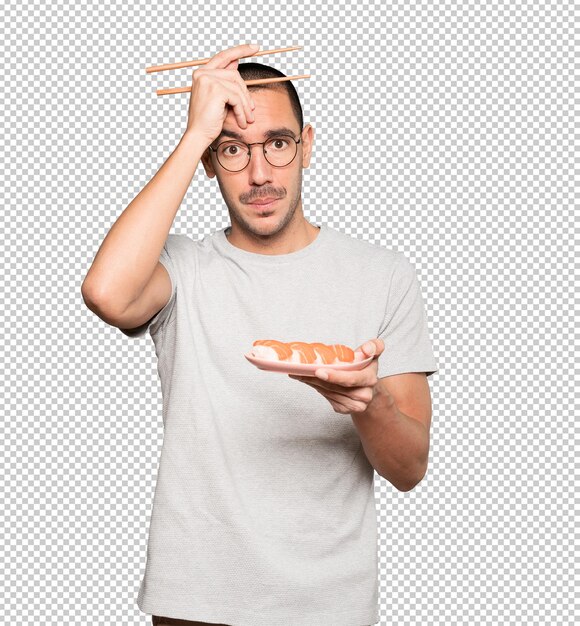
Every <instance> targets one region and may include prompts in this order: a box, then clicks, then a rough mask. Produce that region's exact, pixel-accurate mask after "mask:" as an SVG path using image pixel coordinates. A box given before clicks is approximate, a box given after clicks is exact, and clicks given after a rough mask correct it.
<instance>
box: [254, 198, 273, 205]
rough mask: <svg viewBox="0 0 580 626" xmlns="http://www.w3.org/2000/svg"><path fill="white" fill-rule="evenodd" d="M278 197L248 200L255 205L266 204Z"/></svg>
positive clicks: (271, 202)
mask: <svg viewBox="0 0 580 626" xmlns="http://www.w3.org/2000/svg"><path fill="white" fill-rule="evenodd" d="M276 200H278V198H258V200H256V201H255V202H250V204H255V205H256V206H265V205H267V204H273V203H274V202H275V201H276Z"/></svg>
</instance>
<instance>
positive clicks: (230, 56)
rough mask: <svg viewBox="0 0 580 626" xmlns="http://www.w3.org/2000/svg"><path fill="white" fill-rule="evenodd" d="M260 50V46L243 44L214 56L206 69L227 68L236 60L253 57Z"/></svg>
mask: <svg viewBox="0 0 580 626" xmlns="http://www.w3.org/2000/svg"><path fill="white" fill-rule="evenodd" d="M259 49H260V46H259V44H255V45H252V44H247V43H244V44H241V45H240V46H234V47H233V48H227V49H226V50H222V51H221V52H218V53H217V54H216V55H214V56H213V57H212V58H211V59H210V60H209V61H208V62H207V63H205V67H209V68H212V69H218V68H226V67H227V66H228V65H229V64H230V63H231V62H232V61H233V60H234V59H241V58H243V57H246V56H251V55H252V54H254V53H255V52H257V51H258V50H259Z"/></svg>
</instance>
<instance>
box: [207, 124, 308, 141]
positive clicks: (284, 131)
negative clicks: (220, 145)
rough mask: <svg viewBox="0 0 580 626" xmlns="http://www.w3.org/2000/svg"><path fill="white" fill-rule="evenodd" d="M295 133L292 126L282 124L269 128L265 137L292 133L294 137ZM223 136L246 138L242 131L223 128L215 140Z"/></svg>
mask: <svg viewBox="0 0 580 626" xmlns="http://www.w3.org/2000/svg"><path fill="white" fill-rule="evenodd" d="M295 134H296V132H295V131H293V130H292V129H291V128H288V127H287V126H280V127H279V128H271V129H270V130H267V131H266V132H265V133H264V139H269V138H270V137H273V136H274V135H292V137H294V135H295ZM222 137H233V138H234V139H240V140H241V141H244V138H243V137H242V135H240V133H237V132H236V131H234V130H228V129H227V128H224V129H222V132H221V133H220V134H219V135H218V136H217V138H216V140H215V141H216V142H217V141H218V140H219V139H221V138H222Z"/></svg>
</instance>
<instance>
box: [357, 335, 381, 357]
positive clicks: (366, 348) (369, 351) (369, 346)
mask: <svg viewBox="0 0 580 626" xmlns="http://www.w3.org/2000/svg"><path fill="white" fill-rule="evenodd" d="M360 349H361V350H362V351H363V352H364V353H365V354H366V355H367V356H373V355H374V354H375V353H376V351H377V346H376V344H375V342H374V341H373V340H372V339H371V340H370V341H365V342H364V343H363V345H362V346H361V348H360Z"/></svg>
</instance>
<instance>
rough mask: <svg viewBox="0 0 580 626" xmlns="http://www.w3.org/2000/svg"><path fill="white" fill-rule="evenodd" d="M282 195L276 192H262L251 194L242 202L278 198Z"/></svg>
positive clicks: (248, 202) (247, 202)
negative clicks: (257, 194)
mask: <svg viewBox="0 0 580 626" xmlns="http://www.w3.org/2000/svg"><path fill="white" fill-rule="evenodd" d="M283 197H284V196H283V195H280V194H278V193H262V194H260V195H259V196H252V197H250V198H248V199H247V200H243V202H244V203H245V204H250V203H251V202H255V201H256V200H261V199H262V198H276V199H277V200H278V199H279V198H283Z"/></svg>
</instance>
